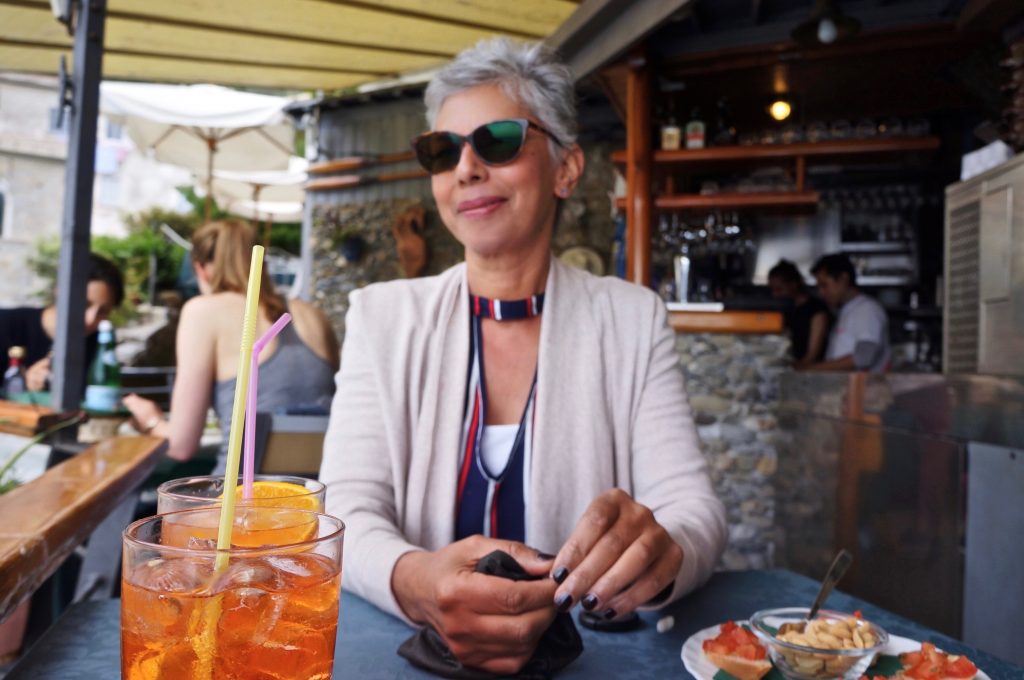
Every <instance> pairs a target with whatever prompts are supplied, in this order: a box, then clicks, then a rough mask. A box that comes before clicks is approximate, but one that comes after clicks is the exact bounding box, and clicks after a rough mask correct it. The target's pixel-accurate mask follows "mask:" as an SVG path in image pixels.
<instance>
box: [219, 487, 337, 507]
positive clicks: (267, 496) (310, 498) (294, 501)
mask: <svg viewBox="0 0 1024 680" xmlns="http://www.w3.org/2000/svg"><path fill="white" fill-rule="evenodd" d="M220 497H221V496H218V498H220ZM235 502H236V503H239V502H243V501H242V485H241V484H239V485H238V486H237V487H235ZM245 502H246V504H251V505H255V506H257V507H263V508H294V509H296V510H312V511H314V512H322V511H323V508H322V507H320V500H319V499H318V498H317V496H316V494H315V493H312V492H310V490H309V489H307V488H306V487H304V486H302V485H301V484H293V483H291V482H274V481H257V482H253V484H252V499H251V500H250V501H245Z"/></svg>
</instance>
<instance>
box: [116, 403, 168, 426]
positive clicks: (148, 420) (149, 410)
mask: <svg viewBox="0 0 1024 680" xmlns="http://www.w3.org/2000/svg"><path fill="white" fill-rule="evenodd" d="M121 403H122V404H124V407H125V408H126V409H128V410H129V411H131V413H132V427H134V428H135V429H136V430H138V431H139V432H141V433H142V434H150V433H151V432H153V430H154V429H155V428H157V427H158V426H159V425H160V424H162V423H163V422H164V412H163V411H161V410H160V407H159V406H157V405H156V402H154V401H150V400H149V399H145V398H143V397H140V396H139V395H137V394H129V395H126V396H125V397H124V398H123V399H121Z"/></svg>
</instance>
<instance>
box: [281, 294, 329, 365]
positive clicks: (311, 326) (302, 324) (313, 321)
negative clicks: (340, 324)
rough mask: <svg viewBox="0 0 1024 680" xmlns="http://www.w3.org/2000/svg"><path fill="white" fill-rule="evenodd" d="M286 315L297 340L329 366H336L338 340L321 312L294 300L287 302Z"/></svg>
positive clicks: (314, 306)
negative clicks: (292, 325)
mask: <svg viewBox="0 0 1024 680" xmlns="http://www.w3.org/2000/svg"><path fill="white" fill-rule="evenodd" d="M288 313H289V314H291V315H292V320H293V321H294V323H295V332H296V333H298V334H299V338H301V339H302V341H303V342H304V343H306V345H307V346H309V348H310V349H312V350H313V352H314V353H316V354H317V355H318V356H320V357H321V358H322V359H325V360H326V361H328V362H330V363H331V365H334V364H336V363H337V354H338V340H337V337H336V336H335V334H334V327H333V326H332V325H331V321H330V319H328V318H327V315H326V314H324V312H323V310H321V309H320V308H319V307H317V306H316V305H311V304H310V303H308V302H306V301H305V300H297V299H296V300H289V301H288Z"/></svg>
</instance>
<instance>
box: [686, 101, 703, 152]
mask: <svg viewBox="0 0 1024 680" xmlns="http://www.w3.org/2000/svg"><path fill="white" fill-rule="evenodd" d="M705 131H706V127H705V125H704V119H703V118H701V115H700V109H699V108H697V107H694V108H693V112H692V113H691V114H690V120H689V122H687V123H686V148H687V149H703V148H704V135H705Z"/></svg>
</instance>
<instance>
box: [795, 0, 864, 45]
mask: <svg viewBox="0 0 1024 680" xmlns="http://www.w3.org/2000/svg"><path fill="white" fill-rule="evenodd" d="M858 31H860V22H859V21H857V20H856V19H854V18H853V17H849V16H846V15H845V14H843V11H842V10H841V9H840V8H839V2H838V1H837V0H814V9H813V10H811V16H810V18H809V19H807V21H805V22H803V23H801V24H800V25H798V26H797V27H796V28H794V29H793V33H792V36H793V40H796V41H797V42H798V43H800V44H801V45H831V44H833V43H837V42H841V41H843V40H846V39H847V38H851V37H853V36H854V35H856V34H857V32H858Z"/></svg>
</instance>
